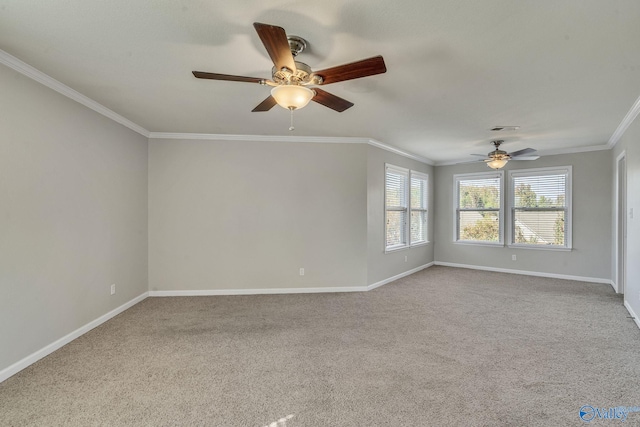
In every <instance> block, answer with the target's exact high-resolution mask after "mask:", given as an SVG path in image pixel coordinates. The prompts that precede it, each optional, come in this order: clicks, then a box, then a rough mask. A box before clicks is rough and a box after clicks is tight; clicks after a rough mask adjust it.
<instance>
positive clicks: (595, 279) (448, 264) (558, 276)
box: [435, 261, 615, 289]
mask: <svg viewBox="0 0 640 427" xmlns="http://www.w3.org/2000/svg"><path fill="white" fill-rule="evenodd" d="M435 265H442V266H445V267H457V268H469V269H472V270H484V271H495V272H498V273H509V274H521V275H524V276H537V277H550V278H553V279H564V280H576V281H579V282H590V283H606V284H608V285H611V286H613V281H612V280H611V279H601V278H598V277H582V276H571V275H568V274H556V273H542V272H540V271H525V270H512V269H510V268H497V267H485V266H482V265H470V264H457V263H454V262H442V261H435ZM614 289H615V287H614Z"/></svg>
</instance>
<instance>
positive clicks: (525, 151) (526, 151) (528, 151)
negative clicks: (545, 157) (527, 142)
mask: <svg viewBox="0 0 640 427" xmlns="http://www.w3.org/2000/svg"><path fill="white" fill-rule="evenodd" d="M535 152H536V150H534V149H533V148H524V149H522V150H518V151H514V152H513V153H509V155H510V156H511V157H512V158H513V157H518V156H522V155H524V154H531V153H535Z"/></svg>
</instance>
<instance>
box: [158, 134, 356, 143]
mask: <svg viewBox="0 0 640 427" xmlns="http://www.w3.org/2000/svg"><path fill="white" fill-rule="evenodd" d="M149 139H187V140H190V139H191V140H193V139H196V140H210V141H244V142H307V143H325V144H327V143H328V144H367V143H368V142H369V140H368V139H367V138H353V137H329V136H291V135H234V134H217V133H174V132H150V133H149Z"/></svg>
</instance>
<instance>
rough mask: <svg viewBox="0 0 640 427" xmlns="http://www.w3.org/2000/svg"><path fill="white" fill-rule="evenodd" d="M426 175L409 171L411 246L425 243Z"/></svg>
mask: <svg viewBox="0 0 640 427" xmlns="http://www.w3.org/2000/svg"><path fill="white" fill-rule="evenodd" d="M428 180H429V178H428V177H427V175H425V174H422V173H419V172H414V171H411V195H410V199H411V225H410V239H411V240H410V242H411V244H412V245H415V244H418V243H426V242H427V228H428V226H427V194H428V193H427V188H428V187H427V185H428Z"/></svg>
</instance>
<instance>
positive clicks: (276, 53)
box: [193, 22, 387, 130]
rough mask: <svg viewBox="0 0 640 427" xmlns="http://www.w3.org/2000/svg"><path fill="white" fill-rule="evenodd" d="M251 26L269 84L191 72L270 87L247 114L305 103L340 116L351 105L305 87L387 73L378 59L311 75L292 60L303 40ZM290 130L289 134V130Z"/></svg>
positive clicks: (271, 27)
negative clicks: (265, 57)
mask: <svg viewBox="0 0 640 427" xmlns="http://www.w3.org/2000/svg"><path fill="white" fill-rule="evenodd" d="M253 26H254V27H255V29H256V31H257V32H258V36H259V37H260V40H262V44H264V47H265V48H266V49H267V53H269V56H270V57H271V60H272V61H273V64H274V66H273V69H272V70H271V80H269V79H262V78H259V77H243V76H233V75H228V74H217V73H207V72H203V71H193V75H194V76H195V77H197V78H199V79H211V80H227V81H233V82H247V83H259V84H261V85H267V86H271V87H272V89H271V95H269V97H267V98H266V99H265V100H264V101H262V102H261V103H260V104H258V105H257V106H256V107H255V108H254V109H253V110H251V111H253V112H260V111H269V110H270V109H271V108H272V107H273V106H274V105H276V104H278V105H280V106H281V107H283V108H286V109H288V110H291V111H292V112H293V110H296V109H299V108H302V107H304V106H305V105H307V104H308V103H309V101H314V102H317V103H318V104H322V105H324V106H325V107H329V108H331V109H332V110H335V111H338V112H340V113H341V112H343V111H345V110H346V109H348V108H350V107H352V106H353V103H352V102H349V101H347V100H346V99H342V98H340V97H338V96H336V95H332V94H330V93H329V92H326V91H324V90H322V89H319V88H316V87H314V88H313V89H310V88H309V87H308V86H320V85H327V84H330V83H337V82H342V81H345V80H353V79H359V78H361V77H367V76H373V75H376V74H382V73H384V72H386V71H387V68H386V66H385V64H384V60H383V59H382V56H374V57H372V58H368V59H363V60H360V61H356V62H351V63H349V64H344V65H338V66H336V67H331V68H326V69H324V70H320V71H312V69H311V67H309V66H308V65H307V64H305V63H303V62H299V61H296V60H295V59H294V58H295V57H296V56H297V55H298V54H299V53H301V52H302V51H303V50H304V49H305V48H306V46H307V42H306V40H304V39H303V38H301V37H298V36H287V34H286V33H285V31H284V28H282V27H277V26H275V25H268V24H261V23H259V22H255V23H254V24H253ZM290 130H293V126H292V127H291V128H290Z"/></svg>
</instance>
